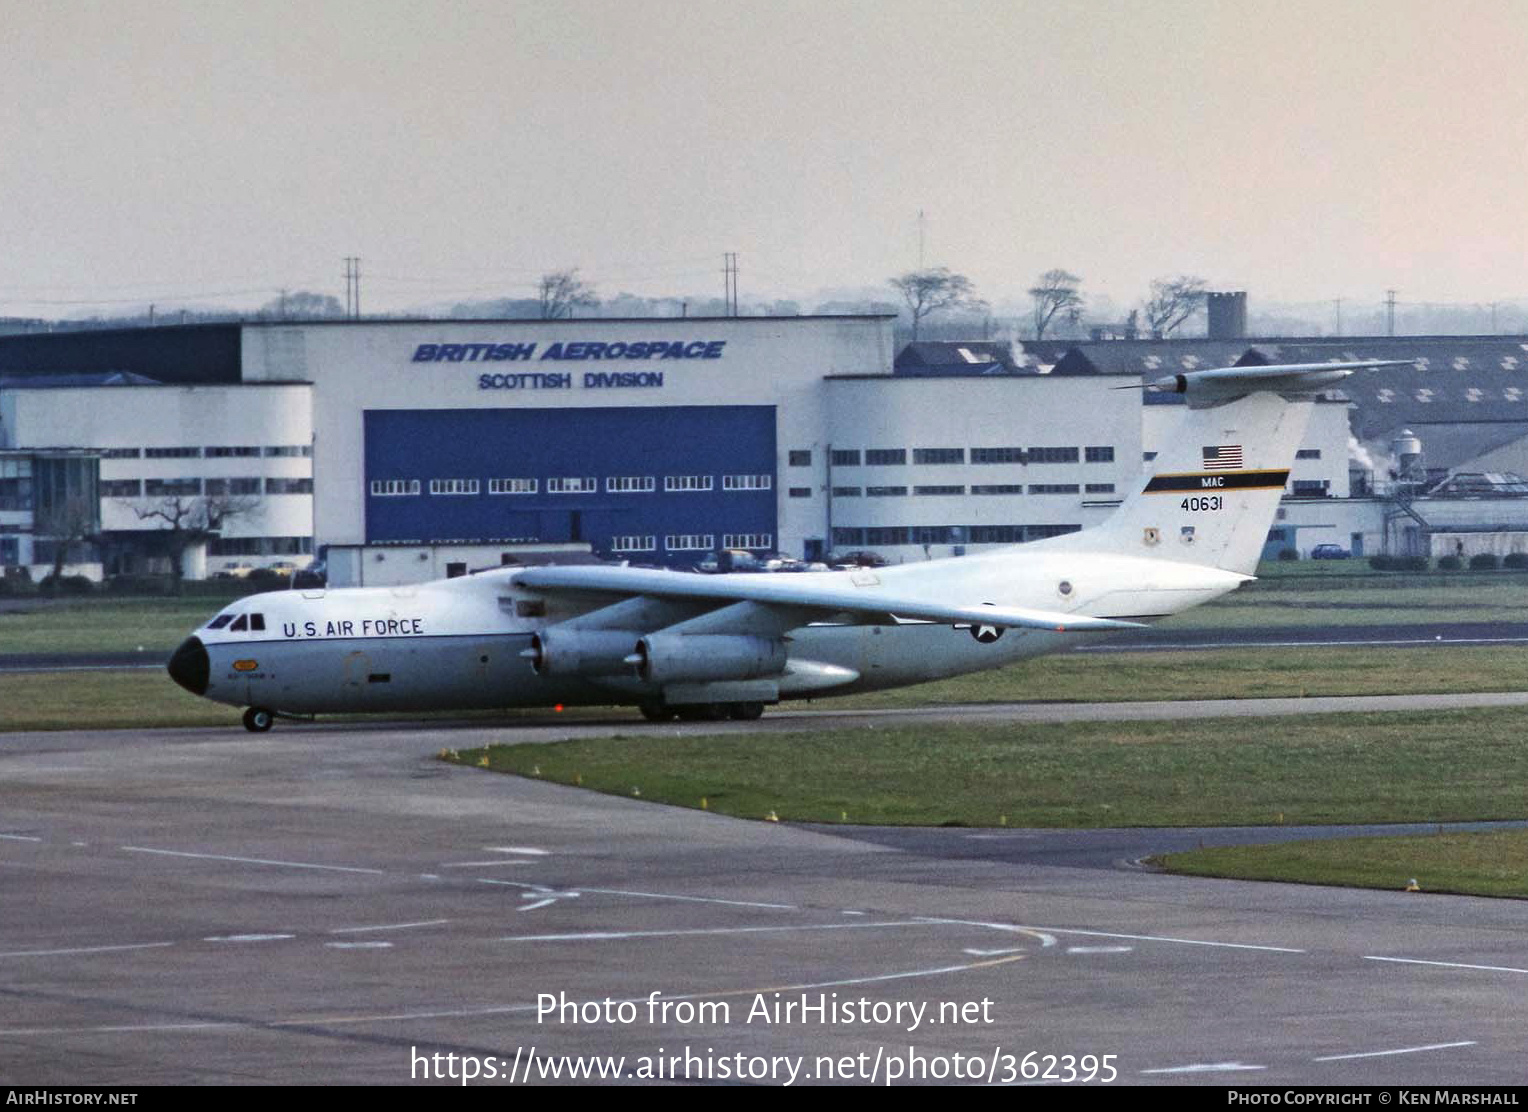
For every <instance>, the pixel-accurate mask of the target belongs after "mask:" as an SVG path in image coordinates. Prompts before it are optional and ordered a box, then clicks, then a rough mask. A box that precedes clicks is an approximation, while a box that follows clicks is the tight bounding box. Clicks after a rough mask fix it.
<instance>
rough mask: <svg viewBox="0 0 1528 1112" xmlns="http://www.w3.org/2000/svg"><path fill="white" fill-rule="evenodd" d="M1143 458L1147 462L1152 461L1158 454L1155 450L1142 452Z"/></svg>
mask: <svg viewBox="0 0 1528 1112" xmlns="http://www.w3.org/2000/svg"><path fill="white" fill-rule="evenodd" d="M1141 458H1142V459H1143V460H1145V461H1146V462H1147V463H1150V462H1151V461H1152V460H1154V459H1156V458H1157V454H1156V453H1155V452H1142V453H1141Z"/></svg>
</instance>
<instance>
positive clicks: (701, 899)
mask: <svg viewBox="0 0 1528 1112" xmlns="http://www.w3.org/2000/svg"><path fill="white" fill-rule="evenodd" d="M478 883H479V884H502V885H506V886H507V887H510V888H528V889H530V890H531V891H533V892H550V891H551V889H550V888H547V887H546V886H545V885H541V884H526V883H524V882H522V881H516V880H491V879H489V878H487V877H479V878H478ZM577 892H593V893H594V894H595V895H599V896H636V897H638V898H640V899H644V900H678V901H680V902H681V903H705V904H721V905H723V906H724V907H762V908H766V909H768V910H770V911H800V910H801V909H800V908H799V907H797V906H796V905H795V904H772V903H754V902H751V901H748V900H720V899H715V898H713V897H710V896H676V895H673V894H671V893H668V892H630V891H627V890H626V889H623V888H582V887H581V888H579V889H578V890H577ZM577 892H574V891H569V892H567V893H565V894H566V895H576V894H577ZM522 910H524V909H522Z"/></svg>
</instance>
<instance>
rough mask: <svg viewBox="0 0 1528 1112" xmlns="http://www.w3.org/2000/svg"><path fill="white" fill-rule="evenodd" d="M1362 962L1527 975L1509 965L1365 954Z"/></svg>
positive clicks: (1522, 970) (1527, 970)
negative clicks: (1381, 956)
mask: <svg viewBox="0 0 1528 1112" xmlns="http://www.w3.org/2000/svg"><path fill="white" fill-rule="evenodd" d="M1364 961H1388V962H1394V963H1395V964H1397V965H1436V966H1438V967H1439V968H1442V969H1479V970H1482V971H1483V972H1486V973H1528V969H1518V968H1516V967H1515V966H1511V965H1466V964H1465V963H1464V962H1458V961H1422V960H1421V959H1420V958H1379V957H1374V956H1373V955H1372V954H1365V955H1364Z"/></svg>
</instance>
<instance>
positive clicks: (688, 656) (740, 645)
mask: <svg viewBox="0 0 1528 1112" xmlns="http://www.w3.org/2000/svg"><path fill="white" fill-rule="evenodd" d="M636 656H637V657H638V660H637V673H638V674H639V675H640V676H641V677H642V678H643V679H644V680H647V681H648V682H649V683H655V684H669V683H704V682H707V681H710V680H752V679H759V678H761V677H764V676H778V675H779V674H780V673H781V672H783V671H784V670H785V659H786V655H785V642H784V641H779V640H774V639H771V638H768V637H749V636H743V635H730V634H705V633H697V634H680V633H649V634H648V635H647V636H646V637H644V638H642V640H640V641H638V642H637V651H636Z"/></svg>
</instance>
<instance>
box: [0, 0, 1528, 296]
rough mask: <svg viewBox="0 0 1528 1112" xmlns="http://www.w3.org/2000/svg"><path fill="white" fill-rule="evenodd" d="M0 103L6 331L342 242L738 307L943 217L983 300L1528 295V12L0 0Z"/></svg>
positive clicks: (517, 284)
mask: <svg viewBox="0 0 1528 1112" xmlns="http://www.w3.org/2000/svg"><path fill="white" fill-rule="evenodd" d="M0 106H3V107H0V113H3V115H0V222H3V229H4V236H3V240H0V313H6V312H9V313H17V312H25V313H40V314H45V315H53V314H63V313H67V312H72V311H76V310H77V309H79V306H77V305H70V304H67V303H69V302H80V301H96V300H102V301H117V300H121V301H124V302H126V301H127V300H129V299H131V300H134V301H136V300H137V299H140V298H145V299H146V298H157V299H159V300H161V301H167V300H171V299H173V298H174V297H175V296H176V295H192V294H194V295H198V296H205V295H213V294H232V293H234V292H236V291H269V290H274V289H277V288H280V287H283V286H284V287H288V288H292V289H298V288H307V289H314V290H318V291H320V292H327V293H332V294H334V295H335V296H337V297H343V293H344V284H343V279H342V274H343V266H344V264H343V259H344V257H345V256H347V255H359V256H361V257H362V260H363V262H362V267H363V295H364V297H365V301H366V307H367V308H368V309H371V308H375V309H390V308H399V307H403V306H407V305H420V304H425V303H429V302H436V301H440V300H442V299H450V298H453V297H461V296H474V297H489V296H505V295H511V296H529V295H530V294H531V293H532V287H533V284H534V281H535V279H536V277H537V276H538V275H539V274H541V273H542V272H544V271H547V270H551V269H556V268H562V267H571V266H577V267H580V268H581V270H582V274H583V276H584V277H585V278H587V279H588V280H589V281H591V282H593V283H594V284H595V286H596V287H597V289H598V291H599V292H600V293H601V294H604V295H611V294H614V293H617V292H620V291H623V290H624V291H631V292H635V293H641V294H649V295H658V294H670V293H671V294H697V293H698V294H711V295H716V296H720V294H721V291H722V276H721V267H722V255H723V252H727V251H736V252H738V254H739V261H740V269H741V289H742V294H743V298H744V299H745V300H748V299H750V298H758V297H763V296H791V297H798V298H802V299H803V300H806V301H808V302H809V301H810V299H811V298H812V296H813V295H814V294H815V293H816V291H819V290H822V289H824V288H828V287H851V286H852V287H865V286H876V285H882V286H883V287H884V281H885V279H886V278H887V277H889V276H891V275H893V274H896V273H899V272H902V271H905V270H909V269H912V268H914V267H916V266H917V265H918V261H919V235H918V213H919V211H920V210H922V211H923V212H924V213H925V214H926V223H925V227H926V240H925V244H926V246H925V250H924V259H925V262H926V263H927V265H930V266H934V265H944V266H948V267H950V268H952V269H954V270H957V271H960V272H963V273H966V274H968V275H969V276H970V277H971V279H972V280H973V281H974V282H975V284H976V286H977V290H978V292H979V293H980V294H982V295H984V296H986V297H987V298H989V299H990V300H993V301H995V302H1002V301H1010V300H1015V301H1016V300H1020V299H1022V297H1023V290H1024V289H1025V288H1026V287H1027V286H1029V285H1031V284H1033V279H1034V277H1035V276H1036V275H1037V274H1038V273H1039V272H1040V271H1042V270H1045V269H1047V268H1050V267H1056V266H1060V267H1065V268H1067V269H1069V270H1072V271H1074V272H1075V273H1077V274H1080V275H1081V276H1082V278H1083V283H1084V284H1083V288H1084V291H1085V292H1090V293H1094V294H1106V295H1108V296H1109V297H1111V298H1113V299H1114V300H1115V301H1116V302H1117V303H1119V304H1121V305H1128V304H1130V303H1132V302H1134V301H1136V300H1138V299H1139V298H1140V296H1141V295H1142V294H1143V293H1144V291H1145V288H1146V284H1147V282H1148V281H1149V280H1150V279H1151V278H1153V277H1157V276H1161V275H1165V274H1170V273H1180V272H1189V273H1194V274H1198V275H1202V276H1203V277H1205V278H1206V279H1208V280H1209V282H1210V284H1211V287H1212V288H1245V289H1248V290H1249V291H1251V294H1252V297H1253V298H1254V300H1255V301H1263V302H1267V301H1271V300H1312V301H1314V300H1324V299H1331V298H1335V297H1346V298H1350V299H1368V300H1369V301H1371V302H1374V301H1378V300H1379V299H1380V298H1382V297H1383V291H1384V290H1385V289H1386V288H1396V289H1399V290H1400V291H1401V295H1400V296H1401V297H1402V298H1403V299H1404V300H1424V299H1426V300H1436V301H1489V300H1498V299H1510V298H1514V297H1517V298H1528V275H1525V273H1524V267H1525V263H1528V223H1525V222H1528V204H1525V200H1528V198H1525V196H1524V192H1525V182H1528V173H1525V171H1528V166H1525V162H1528V2H1522V0H1476V2H1469V0H1465V2H1461V0H1450V2H1446V3H1445V2H1443V0H1438V2H1436V3H1419V2H1409V0H1348V2H1343V0H1319V2H1295V0H1267V2H1261V0H1256V2H1255V0H1245V2H1238V0H1212V2H1210V3H1205V2H1204V0H1187V2H1185V0H1149V2H1138V3H1126V2H1123V0H1078V2H1075V3H1073V2H1067V3H1057V2H1055V0H1041V2H1032V0H968V2H964V3H962V2H957V0H932V2H923V0H873V2H843V0H837V2H835V0H809V2H801V3H797V2H794V0H686V2H670V0H616V2H606V0H555V2H554V0H499V2H481V3H464V2H459V0H453V2H450V3H420V2H411V3H403V2H396V0H364V2H353V3H352V2H348V0H301V2H288V0H266V2H260V0H243V2H241V3H239V4H221V3H206V2H197V3H179V2H169V0H166V2H154V0H104V2H99V3H84V2H77V0H47V2H39V0H0ZM105 307H106V308H110V307H112V306H105ZM121 307H125V306H121Z"/></svg>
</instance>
